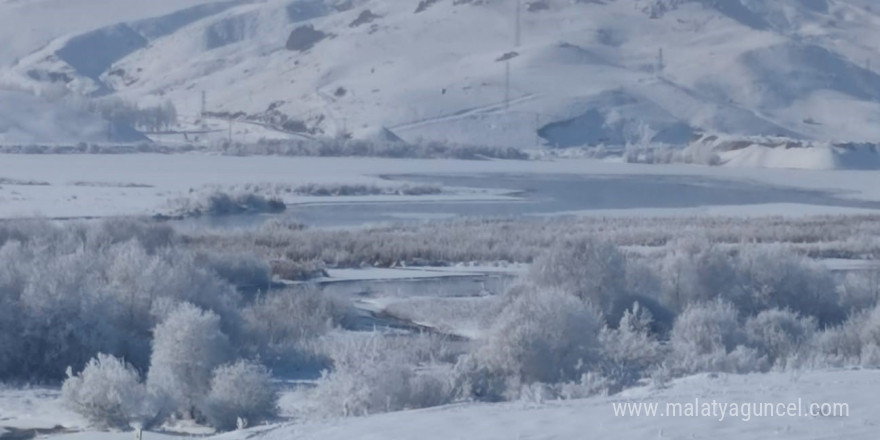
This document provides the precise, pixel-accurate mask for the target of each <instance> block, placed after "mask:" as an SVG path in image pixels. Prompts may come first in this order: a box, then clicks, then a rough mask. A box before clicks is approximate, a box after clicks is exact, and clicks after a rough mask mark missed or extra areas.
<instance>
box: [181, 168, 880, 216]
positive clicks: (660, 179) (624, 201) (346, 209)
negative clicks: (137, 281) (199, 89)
mask: <svg viewBox="0 0 880 440" xmlns="http://www.w3.org/2000/svg"><path fill="white" fill-rule="evenodd" d="M386 177H388V178H390V179H393V180H399V181H407V182H417V183H432V184H439V185H442V186H445V187H468V188H478V189H497V188H504V189H507V190H509V191H510V193H511V195H515V196H516V198H515V199H513V200H498V201H444V202H437V201H433V202H417V201H416V202H413V201H407V202H349V203H320V204H319V203H314V204H309V203H306V204H296V205H291V206H289V207H288V209H287V211H286V212H285V213H284V214H282V215H283V216H284V217H286V218H289V219H293V220H296V221H298V222H301V223H305V224H307V225H312V226H325V227H326V226H329V227H344V226H359V225H364V224H371V223H382V222H401V221H418V220H430V219H442V218H455V217H516V216H524V215H560V214H570V213H580V214H589V213H590V212H595V213H596V214H604V213H607V214H609V215H624V216H626V215H651V214H652V213H654V214H660V215H668V214H670V213H673V214H674V213H675V211H676V210H691V211H685V212H684V213H687V214H690V215H694V214H699V212H698V210H699V209H701V208H711V207H740V206H742V207H743V208H744V209H742V210H737V211H736V212H740V211H741V212H742V213H748V212H750V210H754V211H755V212H760V206H761V205H765V206H769V205H774V204H777V205H778V204H791V205H801V206H812V207H816V206H819V207H825V208H824V211H823V212H827V213H833V212H835V209H834V208H841V211H844V210H850V209H863V210H880V203H878V202H872V201H859V200H848V199H843V198H839V197H836V196H835V195H834V194H832V193H829V192H822V191H813V190H805V189H796V188H787V187H779V186H770V185H766V184H758V183H751V182H747V181H743V180H723V179H713V178H707V177H698V176H660V175H607V176H606V175H572V174H560V175H551V174H486V175H474V174H462V175H449V174H444V175H439V174H437V175H431V174H420V175H393V176H386ZM664 210H665V211H664ZM693 210H697V211H693ZM794 211H797V210H794ZM795 213H796V212H792V214H795ZM267 218H270V217H269V216H250V217H236V218H232V217H228V218H212V219H200V220H198V221H199V222H209V223H210V224H212V225H214V226H247V225H252V224H254V223H260V222H262V221H264V220H265V219H267Z"/></svg>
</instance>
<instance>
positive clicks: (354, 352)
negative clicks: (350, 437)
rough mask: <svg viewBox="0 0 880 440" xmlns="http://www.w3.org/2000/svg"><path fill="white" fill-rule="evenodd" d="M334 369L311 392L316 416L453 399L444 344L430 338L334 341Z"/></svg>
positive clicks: (350, 337) (331, 341) (376, 336)
mask: <svg viewBox="0 0 880 440" xmlns="http://www.w3.org/2000/svg"><path fill="white" fill-rule="evenodd" d="M325 348H326V350H327V355H328V356H329V357H330V358H331V359H332V362H333V369H332V370H328V371H324V372H323V373H322V376H321V378H320V379H319V380H318V383H317V386H316V387H315V389H314V391H313V393H312V394H311V399H310V404H311V405H312V407H311V408H310V409H311V412H312V416H314V417H319V418H321V417H338V416H362V415H367V414H375V413H381V412H388V411H397V410H402V409H415V408H426V407H431V406H437V405H443V404H446V403H449V402H451V401H452V398H453V394H452V382H451V379H450V377H451V364H450V363H448V362H444V361H445V360H448V359H447V358H448V356H449V354H448V352H447V350H448V349H447V348H446V347H445V344H443V343H442V342H441V341H438V340H437V339H436V338H434V337H430V336H404V337H400V338H391V337H389V336H383V335H380V334H366V335H347V336H340V337H335V338H332V339H329V340H328V341H327V345H326V347H325Z"/></svg>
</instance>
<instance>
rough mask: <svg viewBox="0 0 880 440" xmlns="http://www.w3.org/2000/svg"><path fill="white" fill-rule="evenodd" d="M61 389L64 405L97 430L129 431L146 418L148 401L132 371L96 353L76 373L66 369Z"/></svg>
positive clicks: (147, 415) (108, 357)
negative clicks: (94, 356) (65, 377)
mask: <svg viewBox="0 0 880 440" xmlns="http://www.w3.org/2000/svg"><path fill="white" fill-rule="evenodd" d="M67 376H68V377H67V380H65V381H64V385H63V386H62V387H61V397H62V399H63V401H64V404H65V405H66V406H67V407H69V408H70V409H72V410H73V411H75V412H77V413H78V414H80V415H82V416H83V417H85V418H86V419H87V420H88V421H89V422H90V423H92V424H93V425H95V426H96V427H98V428H114V429H129V428H130V427H131V425H132V424H134V423H139V424H143V423H144V422H145V421H147V420H148V419H149V418H150V409H151V408H150V404H151V402H150V399H148V396H147V392H146V389H145V387H144V385H143V384H142V383H141V382H140V377H139V376H138V373H137V371H135V369H134V368H133V367H132V366H131V365H129V364H127V363H125V362H124V361H122V360H120V359H117V358H115V357H113V356H109V355H105V354H98V356H97V357H96V358H94V359H92V360H90V361H89V363H88V364H86V367H85V368H84V369H83V371H81V372H80V373H77V374H73V371H72V370H71V369H70V368H68V370H67Z"/></svg>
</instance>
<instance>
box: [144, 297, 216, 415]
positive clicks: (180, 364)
mask: <svg viewBox="0 0 880 440" xmlns="http://www.w3.org/2000/svg"><path fill="white" fill-rule="evenodd" d="M152 345H153V354H152V357H151V358H150V371H149V374H148V375H147V386H148V388H149V390H150V391H151V392H154V393H155V394H157V395H159V396H161V397H162V398H163V399H164V400H165V402H166V403H167V405H168V406H167V408H165V409H166V410H168V411H170V412H178V413H181V414H183V415H189V416H194V414H193V413H194V411H193V410H194V409H195V408H197V406H198V405H199V404H200V403H201V402H203V401H204V398H205V397H206V396H207V394H208V392H209V390H210V387H211V375H212V372H213V370H214V368H216V367H217V366H218V365H220V364H222V363H223V362H225V361H226V360H227V359H229V358H230V348H229V341H228V340H227V338H226V335H225V334H223V332H222V331H221V330H220V317H219V316H217V315H216V314H214V313H212V312H209V311H204V310H202V309H200V308H198V307H196V306H194V305H192V304H189V303H183V304H181V305H179V306H177V307H176V308H175V309H174V310H173V311H172V312H171V313H169V314H168V316H167V317H166V318H165V320H164V321H162V322H161V323H159V325H157V326H156V329H155V330H154V332H153V343H152Z"/></svg>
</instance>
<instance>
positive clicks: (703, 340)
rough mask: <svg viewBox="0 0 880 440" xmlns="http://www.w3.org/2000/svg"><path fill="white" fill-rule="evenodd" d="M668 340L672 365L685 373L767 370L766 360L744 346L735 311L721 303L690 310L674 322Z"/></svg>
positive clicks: (716, 302) (727, 304)
mask: <svg viewBox="0 0 880 440" xmlns="http://www.w3.org/2000/svg"><path fill="white" fill-rule="evenodd" d="M669 339H670V340H669V342H670V345H671V346H672V357H671V359H670V361H671V362H672V364H673V365H674V366H675V368H677V369H678V370H679V371H680V372H682V373H694V372H700V371H726V372H749V371H756V370H762V369H765V368H766V359H765V358H761V357H760V356H759V354H758V353H757V351H756V350H754V349H752V348H748V347H746V346H745V345H744V344H745V342H746V341H745V335H744V333H743V331H742V328H741V325H740V322H739V317H738V314H737V311H736V309H735V308H734V307H733V306H732V305H731V304H729V303H725V302H723V301H721V300H716V301H712V302H708V303H702V304H692V305H690V306H688V307H687V308H686V309H685V310H684V312H682V313H681V315H679V316H678V318H677V319H676V320H675V325H673V327H672V331H671V332H670V335H669Z"/></svg>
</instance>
